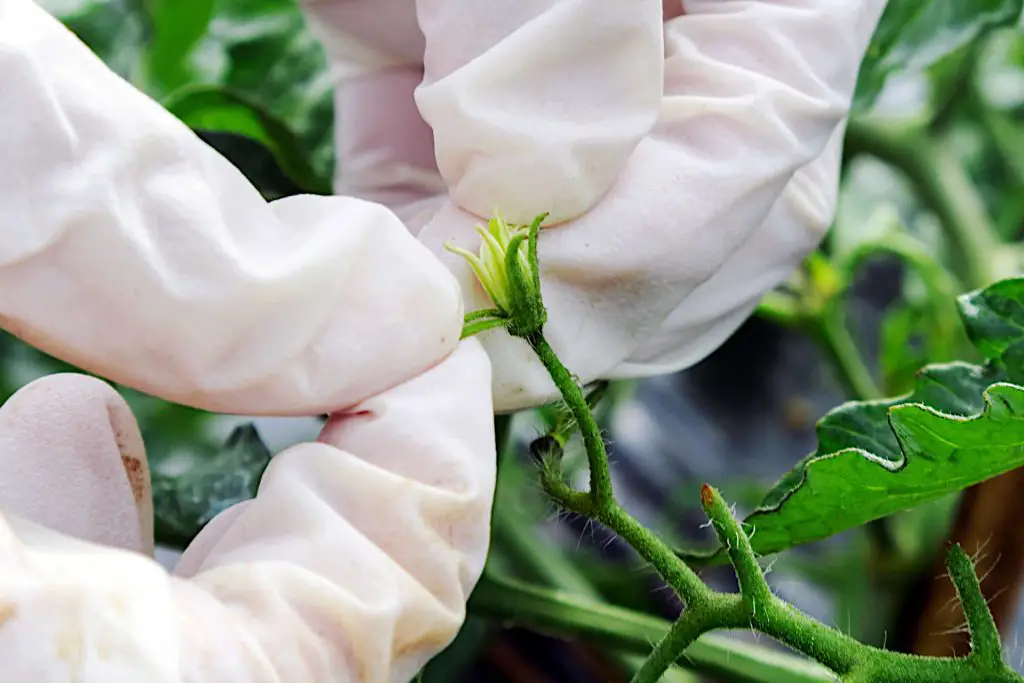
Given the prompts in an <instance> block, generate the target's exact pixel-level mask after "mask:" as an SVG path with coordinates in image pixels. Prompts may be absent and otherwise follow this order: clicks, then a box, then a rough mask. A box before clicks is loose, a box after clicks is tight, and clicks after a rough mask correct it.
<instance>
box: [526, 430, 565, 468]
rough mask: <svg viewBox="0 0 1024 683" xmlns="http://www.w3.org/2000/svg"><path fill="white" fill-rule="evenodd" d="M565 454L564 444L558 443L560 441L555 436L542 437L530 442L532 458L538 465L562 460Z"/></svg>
mask: <svg viewBox="0 0 1024 683" xmlns="http://www.w3.org/2000/svg"><path fill="white" fill-rule="evenodd" d="M563 454H564V453H563V451H562V444H560V443H558V439H556V438H555V437H553V436H542V437H540V438H539V439H534V440H533V441H532V442H530V457H531V458H533V460H534V462H536V463H537V464H543V463H544V462H546V461H551V460H561V458H562V455H563Z"/></svg>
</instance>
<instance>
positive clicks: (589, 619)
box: [469, 573, 835, 683]
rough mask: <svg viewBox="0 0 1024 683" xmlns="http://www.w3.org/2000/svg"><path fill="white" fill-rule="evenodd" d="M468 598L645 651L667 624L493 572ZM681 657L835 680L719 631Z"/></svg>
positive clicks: (698, 664)
mask: <svg viewBox="0 0 1024 683" xmlns="http://www.w3.org/2000/svg"><path fill="white" fill-rule="evenodd" d="M469 604H470V608H471V609H472V611H473V613H474V614H478V615H481V616H490V617H492V618H495V619H500V620H503V621H507V622H512V623H516V624H519V625H522V626H525V627H529V628H531V629H534V630H538V631H542V632H546V633H550V634H552V635H560V636H569V637H575V638H586V639H588V640H590V641H593V642H599V643H603V644H606V645H608V646H610V647H616V648H621V649H622V650H624V651H628V652H635V653H637V654H644V655H647V654H648V653H650V651H651V643H652V642H653V641H655V640H656V639H658V638H661V637H662V636H663V635H664V634H665V632H666V631H668V630H669V628H670V626H671V625H672V624H671V623H670V622H668V621H666V620H664V619H660V618H658V617H653V616H649V615H646V614H640V613H638V612H634V611H632V610H628V609H624V608H621V607H615V606H612V605H608V604H605V603H601V602H597V601H596V600H592V599H588V598H585V597H582V596H577V595H573V594H570V593H567V592H563V591H553V590H550V589H547V588H541V587H539V586H533V585H530V584H527V583H523V582H521V581H516V580H513V579H509V578H505V577H499V576H496V575H494V574H493V573H485V574H484V577H483V578H482V579H481V580H480V583H479V584H478V585H477V588H476V591H475V592H474V593H473V596H472V597H471V598H470V601H469ZM684 657H685V659H686V660H687V661H688V662H689V664H690V665H691V666H692V667H693V668H694V669H695V670H697V671H701V672H703V673H706V674H709V675H715V676H721V677H723V678H724V679H725V680H729V681H732V682H735V683H823V682H826V681H834V680H835V677H834V676H832V675H831V674H830V673H829V672H828V671H827V670H825V669H824V668H823V667H821V666H819V665H817V664H815V663H814V662H811V661H808V660H806V659H803V658H801V657H797V656H794V655H790V654H786V653H784V652H776V651H773V650H768V649H766V648H763V647H751V646H750V645H748V644H746V643H742V642H738V641H735V640H731V639H728V638H724V637H721V636H713V635H703V636H701V637H700V638H698V639H697V640H696V641H695V642H694V643H693V644H692V645H691V646H690V647H689V648H688V649H687V650H686V653H685V655H684Z"/></svg>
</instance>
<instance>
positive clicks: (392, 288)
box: [0, 0, 463, 415]
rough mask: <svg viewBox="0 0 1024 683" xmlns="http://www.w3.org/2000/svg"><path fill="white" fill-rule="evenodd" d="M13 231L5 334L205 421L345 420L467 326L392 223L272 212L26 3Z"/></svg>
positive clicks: (15, 117) (1, 81)
mask: <svg viewBox="0 0 1024 683" xmlns="http://www.w3.org/2000/svg"><path fill="white" fill-rule="evenodd" d="M0 227H2V229H0V326H2V327H3V328H4V329H6V330H8V331H10V332H12V333H14V334H16V335H17V336H19V337H21V338H22V339H24V340H25V341H27V342H28V343H30V344H32V345H33V346H36V347H38V348H40V349H42V350H44V351H47V352H49V353H51V354H53V355H55V356H57V357H60V358H62V359H64V360H67V361H69V362H71V363H73V364H74V365H76V366H78V367H80V368H83V369H85V370H88V371H90V372H95V373H96V374H99V375H102V376H104V377H107V378H109V379H111V380H113V381H115V382H119V383H122V384H125V385H127V386H130V387H133V388H135V389H139V390H141V391H144V392H147V393H151V394H156V395H159V396H161V397H164V398H167V399H170V400H172V401H176V402H179V403H185V404H188V405H193V406H196V407H199V408H204V409H207V410H212V411H217V412H226V413H245V414H273V415H313V414H317V413H327V412H331V411H333V410H336V409H339V408H343V407H346V406H348V405H351V404H352V403H355V402H358V401H359V400H362V399H364V398H367V397H369V396H372V395H374V394H376V393H378V392H379V391H381V390H382V389H385V388H387V387H390V386H394V385H396V384H398V383H399V382H401V381H404V380H406V379H408V378H409V377H411V376H414V375H415V374H417V373H418V372H420V371H423V370H426V369H427V368H429V367H430V366H432V365H433V364H435V363H437V362H438V360H439V359H440V358H442V357H444V355H445V354H447V353H448V352H450V351H451V350H452V349H453V348H454V347H455V345H456V343H457V342H458V338H459V334H460V331H461V329H462V311H463V309H462V300H461V297H460V294H459V289H458V285H457V283H456V281H455V279H454V278H453V277H452V276H451V275H450V274H449V273H448V272H447V271H446V270H445V269H444V267H443V266H441V265H440V264H439V263H438V262H437V259H436V258H434V257H433V256H432V255H431V254H430V252H429V251H428V250H427V249H425V248H424V247H423V246H422V245H421V244H419V243H417V241H416V240H415V239H411V238H410V237H409V235H408V232H407V231H406V229H405V227H404V226H403V225H402V222H401V221H400V220H399V219H398V218H397V217H396V216H395V215H394V214H393V213H392V212H391V211H389V210H388V209H386V208H385V207H383V206H380V205H377V204H372V203H369V202H365V201H362V200H359V199H351V198H342V197H313V196H299V197H292V198H288V199H283V200H280V201H277V202H273V203H270V204H268V203H267V202H265V201H264V200H263V198H262V197H261V196H260V194H259V193H258V192H257V190H256V189H255V188H254V187H253V186H252V185H251V184H250V183H249V182H248V181H247V180H246V178H245V177H244V176H243V175H242V174H241V173H240V172H239V171H238V169H236V168H235V167H234V166H232V165H231V164H230V163H229V162H228V161H227V160H226V159H224V158H223V157H222V156H220V155H219V154H218V153H217V152H216V151H214V150H213V149H212V148H211V147H209V146H207V145H206V144H205V143H203V142H202V141H201V140H200V139H199V138H198V137H196V136H195V135H194V134H193V133H192V132H191V131H190V130H189V129H188V128H187V127H186V126H185V125H184V124H182V123H181V122H179V121H178V120H177V119H175V118H174V117H173V116H171V114H169V113H168V112H166V111H165V110H164V109H163V108H161V107H160V105H159V104H157V103H156V102H154V101H152V100H150V99H149V98H148V97H145V96H144V95H142V94H141V93H139V92H138V91H137V90H135V89H134V88H133V87H132V86H131V85H129V84H128V83H127V82H125V81H124V80H122V79H121V78H119V77H118V76H117V75H115V74H114V73H113V72H111V71H110V70H109V69H108V68H107V67H106V66H105V65H104V64H103V63H102V62H101V61H100V60H99V59H98V58H97V57H96V56H95V55H93V54H92V53H91V52H90V51H89V50H88V49H87V48H86V47H85V45H83V44H82V43H81V42H80V41H79V40H78V39H77V38H75V37H74V36H73V35H72V34H71V33H70V32H69V31H68V30H67V29H65V28H64V27H63V26H62V25H61V24H60V23H59V22H58V21H57V20H55V19H53V18H52V17H50V16H49V15H48V14H47V13H45V12H44V11H43V10H42V9H40V8H39V7H38V6H37V5H36V4H35V3H34V2H33V1H32V0H0ZM370 352H372V353H373V357H374V358H381V359H385V358H386V359H388V362H387V363H377V362H373V363H369V362H367V356H368V354H369V353H370Z"/></svg>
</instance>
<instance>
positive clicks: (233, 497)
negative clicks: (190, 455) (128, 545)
mask: <svg viewBox="0 0 1024 683" xmlns="http://www.w3.org/2000/svg"><path fill="white" fill-rule="evenodd" d="M269 462H270V451H269V450H268V449H267V447H266V446H265V445H264V444H263V441H262V440H261V439H260V436H259V434H258V433H257V431H256V428H255V427H254V426H253V425H251V424H248V425H244V426H241V427H238V428H237V429H235V430H234V431H233V432H232V433H231V436H230V437H228V440H227V442H225V444H224V447H223V448H221V449H220V451H219V452H217V453H216V454H215V455H214V456H213V457H211V458H209V459H204V460H198V461H196V462H195V463H194V464H193V466H192V467H191V468H190V469H189V470H188V471H186V472H185V473H183V474H179V475H176V476H168V475H165V474H162V473H161V472H159V471H154V472H153V475H152V479H153V509H154V511H155V516H156V520H155V532H156V539H157V542H158V543H162V544H165V545H168V546H170V547H177V548H184V547H185V546H186V545H188V543H189V542H191V540H192V539H193V538H195V536H196V534H198V533H199V532H200V530H202V528H203V526H205V525H206V524H207V523H208V522H209V521H210V520H211V519H213V518H214V517H215V516H217V515H218V514H220V513H221V512H223V511H224V510H226V509H228V508H229V507H231V506H232V505H235V504H236V503H240V502H242V501H245V500H249V499H250V498H252V497H253V496H255V495H256V489H257V487H258V486H259V482H260V477H262V476H263V470H265V469H266V467H267V464H268V463H269Z"/></svg>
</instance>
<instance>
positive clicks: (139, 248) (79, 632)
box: [0, 0, 494, 683]
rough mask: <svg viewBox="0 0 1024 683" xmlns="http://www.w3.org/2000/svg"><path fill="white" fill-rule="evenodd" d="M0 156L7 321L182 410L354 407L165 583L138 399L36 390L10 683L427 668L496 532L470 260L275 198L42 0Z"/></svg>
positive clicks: (13, 597) (333, 206)
mask: <svg viewBox="0 0 1024 683" xmlns="http://www.w3.org/2000/svg"><path fill="white" fill-rule="evenodd" d="M0 160H2V164H0V227H2V229H0V326H3V327H4V328H5V329H8V330H10V331H12V332H14V333H16V334H18V335H19V336H20V337H22V338H23V339H25V340H27V341H29V342H30V343H32V344H34V345H36V346H39V347H41V348H43V349H44V350H47V351H49V352H51V353H53V354H54V355H57V356H59V357H61V358H63V359H65V360H68V361H70V362H73V363H76V364H78V365H80V366H82V367H84V368H87V369H89V370H92V371H95V372H97V373H101V374H104V375H106V376H107V377H110V378H111V379H114V380H116V381H119V382H122V383H124V384H126V385H129V386H133V387H136V388H138V389H141V390H144V391H148V392H150V393H153V394H156V395H158V396H162V397H164V398H168V399H171V400H176V401H180V402H182V403H188V404H191V405H195V406H199V407H203V408H208V409H212V410H219V411H223V412H234V413H276V414H287V413H295V414H309V413H315V412H326V411H336V412H335V414H334V416H333V417H332V418H331V420H330V421H329V422H328V424H327V425H326V427H325V429H324V431H323V433H322V435H321V438H320V440H319V441H320V442H319V443H315V444H303V445H300V446H296V447H294V448H291V449H288V450H287V451H285V452H283V453H281V454H279V455H278V456H277V457H276V458H275V459H274V460H273V461H272V463H271V465H270V467H269V468H268V470H267V472H266V474H265V475H264V477H263V479H262V482H261V486H260V490H259V494H258V495H257V497H256V498H255V499H254V500H252V501H249V502H247V503H243V504H241V505H239V506H236V507H234V508H232V509H230V510H228V511H226V512H224V513H223V514H221V515H220V516H218V517H217V518H216V519H215V520H214V521H213V522H212V523H211V524H210V525H209V526H208V527H207V528H206V529H205V530H204V532H203V533H202V534H201V535H200V537H199V538H198V539H197V540H196V541H195V543H194V544H193V545H192V546H191V547H190V548H189V549H188V550H187V552H186V554H185V556H184V557H183V559H182V562H181V564H180V565H179V567H178V569H177V572H176V573H177V576H174V577H172V576H169V575H168V574H167V573H166V572H165V571H164V570H163V569H162V568H161V567H160V566H159V565H157V564H156V563H155V562H154V561H153V560H152V559H151V558H150V557H147V555H148V554H149V553H150V551H151V550H152V545H153V538H152V511H151V505H152V504H151V501H150V492H149V483H148V470H147V465H146V460H145V455H144V449H143V446H142V442H141V439H140V438H139V434H138V429H137V427H136V425H135V422H134V419H133V418H132V416H131V414H130V412H129V411H128V409H127V406H126V405H125V404H124V402H123V401H122V400H121V399H120V398H119V397H118V396H117V394H116V393H115V392H113V390H111V389H110V388H109V387H107V386H106V385H104V384H102V383H101V382H99V381H98V380H93V379H89V378H85V377H79V376H66V375H65V376H55V377H51V378H47V379H45V380H41V381H39V382H37V383H35V384H33V385H30V386H29V387H27V388H25V389H23V390H22V391H21V392H19V393H18V394H17V395H16V396H15V398H14V399H12V400H11V401H10V402H9V403H8V404H7V405H5V406H4V408H3V409H2V410H0V662H2V665H0V670H2V674H0V679H2V680H3V681H4V683H8V682H10V683H64V682H67V683H70V682H71V681H76V682H78V683H122V682H123V683H129V682H130V683H136V682H137V681H152V682H153V683H162V682H164V683H184V682H188V683H201V682H210V683H229V682H230V683H234V682H235V681H252V682H253V683H259V682H262V681H266V682H271V681H273V682H275V683H277V682H279V681H303V682H304V683H320V682H337V683H349V682H352V683H355V682H356V681H358V682H360V683H398V682H400V681H405V680H408V679H409V678H410V677H411V676H412V675H413V674H414V673H415V671H416V670H417V669H418V668H419V667H420V666H421V665H422V664H423V662H425V661H426V660H427V659H428V658H429V657H430V656H431V655H433V654H435V653H436V652H438V651H439V650H440V649H442V648H443V647H444V646H445V644H446V643H447V642H448V641H450V640H451V638H452V637H454V635H455V633H456V631H457V630H458V627H459V625H460V623H461V621H462V617H463V613H464V609H465V607H464V603H465V600H466V597H467V596H468V593H469V591H470V589H471V588H472V586H473V584H474V583H475V581H476V580H477V578H478V576H479V574H480V571H481V569H482V566H483V561H484V557H485V555H486V551H487V542H488V528H489V513H490V504H491V496H492V493H493V485H494V434H493V422H492V406H491V397H490V386H491V377H490V369H489V363H488V360H487V357H486V354H485V353H484V351H483V350H482V348H481V347H480V345H479V343H478V342H476V341H472V340H471V341H468V342H464V343H462V344H459V343H458V336H459V332H460V329H461V323H462V300H461V296H460V294H459V290H458V286H457V284H456V282H455V280H454V278H453V277H452V276H451V274H450V273H448V272H447V271H446V270H445V269H444V267H443V266H442V265H441V264H440V263H438V261H437V259H435V258H434V256H433V255H432V254H431V253H430V252H429V251H428V250H427V249H425V248H424V247H423V246H421V245H420V244H418V243H417V242H416V240H415V239H414V238H413V237H412V236H411V235H410V234H409V233H408V232H407V231H406V230H405V228H404V226H403V225H402V224H401V222H400V221H399V220H398V219H397V218H396V217H395V216H394V215H393V214H392V213H391V212H390V211H388V210H387V209H385V208H383V207H381V206H378V205H373V204H370V203H367V202H363V201H360V200H352V199H341V198H316V197H298V198H294V199H290V200H284V201H280V202H276V203H273V204H269V205H268V204H267V203H265V202H264V201H263V200H262V199H261V198H260V197H259V195H258V193H257V192H256V190H255V189H254V188H253V187H251V185H250V184H249V183H248V182H247V181H246V180H245V178H244V177H243V176H242V175H241V173H239V172H238V171H237V170H236V169H235V168H234V167H232V166H231V165H230V164H229V163H227V162H226V161H225V160H224V159H223V158H221V157H220V156H218V155H217V154H216V153H215V152H213V151H212V150H211V149H210V148H209V147H207V146H206V145H205V144H203V143H202V142H201V141H200V140H199V139H198V138H197V137H195V136H194V135H193V134H192V133H191V132H189V131H188V130H187V129H186V128H185V127H184V126H183V125H181V124H180V123H178V122H177V121H176V120H175V119H173V117H171V116H170V115H169V114H167V113H166V112H164V111H163V110H162V109H161V108H160V107H159V106H158V105H157V104H155V103H154V102H152V101H150V100H149V99H148V98H146V97H144V96H143V95H141V94H140V93H138V92H136V91H135V90H133V89H132V88H131V87H130V86H129V85H128V84H127V83H125V82H123V81H122V80H120V79H119V78H118V77H117V76H115V75H114V74H112V73H111V72H110V71H109V70H107V68H106V67H105V66H103V64H102V63H101V62H100V61H99V60H98V59H97V58H96V57H94V56H93V55H92V54H91V53H90V52H89V51H88V50H87V49H86V48H85V47H84V46H83V45H82V44H81V43H80V42H79V41H78V40H77V39H75V38H74V37H73V36H72V35H71V34H70V33H69V32H68V31H67V30H65V29H64V28H63V27H62V26H61V25H60V24H59V23H58V22H57V21H55V20H54V19H52V18H51V17H49V16H48V15H47V14H45V13H44V12H43V11H42V10H40V9H39V8H38V7H37V6H36V5H35V4H34V3H33V2H32V1H31V0H0ZM115 548H121V550H118V549H115Z"/></svg>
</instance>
